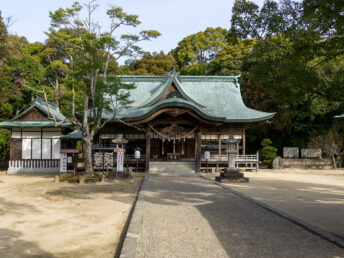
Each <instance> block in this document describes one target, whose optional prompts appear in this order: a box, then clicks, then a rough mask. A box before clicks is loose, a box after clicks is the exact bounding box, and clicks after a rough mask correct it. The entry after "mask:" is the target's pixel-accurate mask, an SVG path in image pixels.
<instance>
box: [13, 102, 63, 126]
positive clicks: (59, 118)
mask: <svg viewBox="0 0 344 258" xmlns="http://www.w3.org/2000/svg"><path fill="white" fill-rule="evenodd" d="M48 105H49V109H50V112H51V113H52V114H53V115H54V116H55V118H56V120H57V121H58V122H60V121H62V120H64V119H65V117H64V115H62V114H61V113H60V110H59V107H58V106H57V105H55V104H53V103H51V102H48ZM35 107H36V108H38V109H39V110H40V111H42V112H43V113H44V114H46V115H47V116H51V115H50V114H49V110H48V107H47V103H46V101H45V100H44V99H42V98H40V97H38V96H35V98H34V100H33V101H32V104H31V106H30V107H28V108H27V109H25V110H24V111H23V112H21V113H19V114H18V115H17V116H15V117H14V118H12V119H11V120H10V121H14V120H17V119H18V118H20V117H22V116H24V115H25V114H26V113H28V112H29V111H30V110H31V109H33V108H35Z"/></svg>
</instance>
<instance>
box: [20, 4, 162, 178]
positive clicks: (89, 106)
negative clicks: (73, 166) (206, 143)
mask: <svg viewBox="0 0 344 258" xmlns="http://www.w3.org/2000/svg"><path fill="white" fill-rule="evenodd" d="M84 7H86V11H87V17H86V18H85V19H84V20H82V19H81V18H80V17H81V15H82V9H83V8H84ZM97 7H98V6H97V5H96V3H95V1H94V0H92V1H90V2H88V4H86V5H85V6H82V5H80V4H79V3H78V2H75V3H74V4H73V5H72V7H71V8H66V9H62V8H61V9H58V10H57V11H55V12H50V18H51V27H50V30H49V33H48V36H49V38H50V39H51V40H54V41H56V42H58V43H59V45H60V46H61V49H63V50H64V51H65V53H64V60H63V63H64V64H66V65H67V66H68V68H69V71H67V73H68V77H69V85H68V87H69V91H68V92H67V93H66V98H70V103H71V105H70V106H68V107H67V108H64V109H63V110H64V112H65V115H66V119H65V120H64V121H56V119H55V118H54V117H53V116H52V119H54V121H55V124H56V126H58V125H60V124H62V123H64V122H70V123H71V124H72V125H74V126H75V127H78V128H80V129H81V130H82V133H83V142H84V147H85V148H84V157H85V171H86V173H90V172H93V166H92V140H93V137H94V135H95V134H96V132H97V131H98V130H100V129H101V128H102V127H103V126H104V125H105V124H106V123H107V122H109V121H110V120H116V111H117V110H118V108H121V107H125V106H126V105H128V104H129V103H130V101H129V100H128V97H129V95H130V94H129V90H130V89H132V88H133V85H127V84H123V83H121V82H120V81H119V79H117V78H116V77H115V76H108V73H109V72H111V70H110V69H111V63H112V62H115V61H117V60H118V59H119V58H120V57H122V56H125V55H132V54H134V53H137V52H140V51H141V49H140V48H139V47H138V46H137V45H136V43H138V42H140V41H143V40H149V39H152V38H156V37H158V36H159V35H160V34H159V32H157V31H154V30H145V31H141V32H140V33H139V34H138V35H132V34H126V35H120V37H119V38H117V39H116V38H115V35H114V34H115V33H116V32H117V30H118V28H120V27H121V26H129V27H135V26H137V25H139V24H140V23H141V22H140V21H139V20H138V16H137V15H130V14H127V13H125V12H123V9H122V8H120V7H112V8H110V9H109V10H108V11H107V15H108V17H109V18H110V26H109V27H110V28H109V30H107V31H105V30H104V29H103V28H102V27H101V26H100V25H99V24H98V23H97V22H96V21H95V20H94V19H93V17H94V15H95V13H94V11H95V10H96V8H97ZM59 69H60V68H59ZM27 86H28V87H30V88H31V89H34V87H35V85H27ZM39 86H40V89H39V91H40V92H41V93H42V94H43V95H44V96H45V97H46V92H45V90H44V87H43V85H39ZM35 90H36V91H37V90H38V89H37V88H36V89H35ZM46 99H47V98H46ZM104 112H106V113H107V114H108V116H109V118H108V119H106V120H104V119H103V114H104Z"/></svg>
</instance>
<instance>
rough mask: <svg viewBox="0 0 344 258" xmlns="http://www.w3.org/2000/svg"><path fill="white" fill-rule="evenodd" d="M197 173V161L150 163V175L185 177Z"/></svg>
mask: <svg viewBox="0 0 344 258" xmlns="http://www.w3.org/2000/svg"><path fill="white" fill-rule="evenodd" d="M195 171H196V162H195V161H151V162H149V173H150V174H167V175H183V174H191V173H195Z"/></svg>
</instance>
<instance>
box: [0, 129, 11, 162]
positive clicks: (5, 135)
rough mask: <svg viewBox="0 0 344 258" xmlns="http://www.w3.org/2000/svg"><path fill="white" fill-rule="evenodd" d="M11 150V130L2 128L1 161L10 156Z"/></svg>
mask: <svg viewBox="0 0 344 258" xmlns="http://www.w3.org/2000/svg"><path fill="white" fill-rule="evenodd" d="M9 150H10V131H9V130H6V129H0V161H3V160H6V159H7V158H8V154H9Z"/></svg>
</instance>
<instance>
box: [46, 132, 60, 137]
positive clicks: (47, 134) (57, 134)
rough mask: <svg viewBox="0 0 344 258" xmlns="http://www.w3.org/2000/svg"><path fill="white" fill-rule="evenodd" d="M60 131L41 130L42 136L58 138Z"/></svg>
mask: <svg viewBox="0 0 344 258" xmlns="http://www.w3.org/2000/svg"><path fill="white" fill-rule="evenodd" d="M60 136H61V132H43V138H60Z"/></svg>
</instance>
